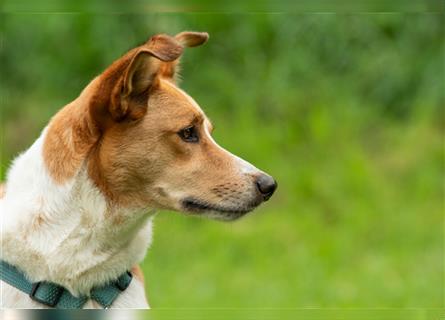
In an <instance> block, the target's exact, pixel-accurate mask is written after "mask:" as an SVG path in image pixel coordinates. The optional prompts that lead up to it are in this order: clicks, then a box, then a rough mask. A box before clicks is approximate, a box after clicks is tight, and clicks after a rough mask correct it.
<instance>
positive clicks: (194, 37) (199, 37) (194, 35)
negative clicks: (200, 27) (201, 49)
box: [175, 31, 209, 47]
mask: <svg viewBox="0 0 445 320" xmlns="http://www.w3.org/2000/svg"><path fill="white" fill-rule="evenodd" d="M175 39H176V40H178V42H179V43H180V44H182V45H183V46H184V47H197V46H200V45H202V44H204V43H206V42H207V40H208V39H209V34H208V33H207V32H192V31H184V32H181V33H178V34H177V35H176V36H175Z"/></svg>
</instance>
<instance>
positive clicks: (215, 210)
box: [182, 198, 259, 221]
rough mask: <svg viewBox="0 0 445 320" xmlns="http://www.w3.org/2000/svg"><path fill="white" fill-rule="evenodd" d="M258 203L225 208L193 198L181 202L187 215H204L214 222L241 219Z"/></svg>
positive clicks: (224, 206)
mask: <svg viewBox="0 0 445 320" xmlns="http://www.w3.org/2000/svg"><path fill="white" fill-rule="evenodd" d="M258 204H259V203H256V202H252V203H249V204H247V205H244V206H239V205H235V206H226V205H220V204H214V203H209V202H206V201H202V200H198V199H195V198H186V199H184V200H182V208H183V210H184V212H185V213H188V214H204V213H205V215H206V216H207V217H209V218H213V219H216V220H224V221H232V220H236V219H238V218H241V217H242V216H244V215H245V214H246V213H248V212H250V211H252V210H253V209H255V207H256V206H258Z"/></svg>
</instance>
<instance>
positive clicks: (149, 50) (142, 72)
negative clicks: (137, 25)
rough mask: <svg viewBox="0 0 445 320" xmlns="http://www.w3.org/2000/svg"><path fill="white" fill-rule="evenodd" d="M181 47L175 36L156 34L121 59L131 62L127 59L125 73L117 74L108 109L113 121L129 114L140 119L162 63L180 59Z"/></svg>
mask: <svg viewBox="0 0 445 320" xmlns="http://www.w3.org/2000/svg"><path fill="white" fill-rule="evenodd" d="M182 50H183V46H182V45H181V44H180V43H179V42H178V41H177V40H176V39H174V38H172V37H170V36H167V35H156V36H153V37H151V38H150V40H149V41H148V42H146V43H145V44H144V45H142V46H140V47H138V48H136V49H134V50H133V51H134V52H130V53H129V57H128V58H126V57H125V56H124V58H122V59H123V60H124V61H123V62H122V63H125V59H129V62H128V60H127V62H126V66H125V67H124V69H123V72H122V71H121V72H122V73H121V74H120V75H118V77H119V81H117V83H116V84H115V86H114V89H113V91H112V94H111V104H110V106H109V112H110V114H111V116H112V119H113V120H114V121H120V120H122V119H125V118H127V117H129V118H131V119H137V118H139V117H141V116H142V115H144V114H145V111H146V110H145V107H146V101H147V99H148V93H149V91H150V88H153V87H155V86H156V85H157V83H158V82H157V81H158V75H159V73H160V67H161V65H162V64H163V63H169V62H171V61H174V60H177V59H178V58H179V57H180V55H181V54H182ZM118 63H119V62H118ZM111 69H113V66H112V67H111ZM117 70H118V68H117ZM110 78H111V79H112V78H113V77H110Z"/></svg>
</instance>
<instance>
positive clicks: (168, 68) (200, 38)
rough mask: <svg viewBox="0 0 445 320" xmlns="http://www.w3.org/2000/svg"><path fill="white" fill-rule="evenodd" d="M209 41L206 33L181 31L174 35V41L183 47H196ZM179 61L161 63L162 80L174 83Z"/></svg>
mask: <svg viewBox="0 0 445 320" xmlns="http://www.w3.org/2000/svg"><path fill="white" fill-rule="evenodd" d="M208 39H209V34H208V33H207V32H193V31H183V32H181V33H178V34H177V35H175V40H176V41H178V43H180V44H181V45H182V46H183V47H189V48H190V47H197V46H200V45H202V44H204V43H205V42H207V40H208ZM179 62H180V61H179V59H177V60H175V61H172V62H168V63H162V65H161V67H160V71H159V74H160V75H161V76H162V77H163V78H167V79H170V80H172V81H175V80H176V79H175V78H176V74H177V73H178V69H179Z"/></svg>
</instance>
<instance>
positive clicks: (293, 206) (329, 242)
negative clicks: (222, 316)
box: [0, 12, 445, 308]
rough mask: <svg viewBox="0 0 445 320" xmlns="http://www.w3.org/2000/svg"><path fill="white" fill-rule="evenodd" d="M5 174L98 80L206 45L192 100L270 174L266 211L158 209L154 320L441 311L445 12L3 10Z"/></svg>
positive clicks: (191, 54)
mask: <svg viewBox="0 0 445 320" xmlns="http://www.w3.org/2000/svg"><path fill="white" fill-rule="evenodd" d="M0 25H1V27H2V34H1V35H2V42H1V52H0V54H1V89H0V90H1V91H0V96H1V125H2V126H1V127H2V135H1V139H2V140H1V141H2V148H1V151H2V157H1V176H2V178H4V177H5V171H6V168H7V167H8V165H9V163H10V161H11V160H12V159H13V158H14V157H15V156H16V155H17V154H18V152H20V151H23V150H25V149H26V148H27V147H28V146H30V145H31V143H32V142H33V141H34V140H35V139H36V138H37V137H38V135H39V133H40V131H41V130H42V128H43V127H44V126H45V124H46V123H47V122H48V120H49V118H50V117H51V116H52V115H53V114H54V113H55V112H56V111H57V110H59V109H60V108H61V107H62V106H63V105H65V104H66V103H68V102H69V101H71V100H73V99H74V98H75V97H76V96H77V95H78V94H79V93H80V91H81V90H82V88H83V87H85V85H86V84H87V83H88V82H89V80H91V79H92V78H93V77H94V76H95V75H97V74H99V73H100V72H101V71H102V70H104V68H105V67H107V66H108V65H109V64H110V63H111V62H112V61H113V60H114V59H116V58H118V57H119V56H120V55H122V54H123V53H124V52H125V51H126V50H128V49H130V48H131V47H133V46H135V45H136V44H138V43H140V42H142V41H144V40H145V39H147V38H148V37H149V36H150V35H153V34H155V33H161V32H162V33H169V34H175V33H177V32H180V31H183V30H197V31H207V32H209V34H210V40H209V42H208V43H207V44H206V45H205V46H203V47H199V48H196V49H188V50H186V52H185V54H184V57H183V70H182V78H183V81H182V83H181V86H182V87H183V88H184V89H185V90H186V91H187V92H188V93H189V94H190V95H191V96H193V97H194V98H195V99H196V100H197V101H198V103H199V104H200V105H201V106H202V108H203V109H204V110H205V111H206V112H207V114H208V116H209V117H210V118H211V119H212V121H213V123H214V125H215V127H216V130H215V132H214V136H215V139H216V140H217V141H218V142H219V143H220V144H221V145H222V146H224V147H225V148H227V149H229V150H230V151H232V152H233V153H235V154H237V155H239V156H241V157H243V158H245V159H246V160H248V161H250V162H252V163H253V164H255V165H256V166H257V167H259V168H261V169H263V170H264V171H267V172H268V173H270V174H272V175H273V176H274V177H275V178H276V180H277V181H278V184H279V188H278V190H277V192H276V194H275V195H274V197H272V199H271V200H270V201H269V202H267V203H265V204H264V205H262V206H261V207H260V208H259V209H258V210H256V212H254V213H252V214H250V215H248V216H247V217H245V218H244V219H242V220H240V221H237V222H234V223H220V222H214V221H209V220H204V219H196V218H190V217H185V216H182V215H181V214H178V213H171V212H160V213H159V214H158V216H157V217H156V219H155V228H154V243H153V246H152V248H151V249H150V250H149V252H148V255H147V257H146V259H145V261H144V263H143V265H142V266H143V268H144V271H145V275H146V283H147V289H148V296H149V301H150V304H151V306H152V307H154V308H177V307H205V308H239V307H250V308H257V307H261V308H269V307H270V308H293V307H339V308H343V307H358V308H365V307H379V308H382V307H383V308H385V307H390V308H398V307H436V308H437V307H443V303H444V291H443V289H444V286H443V283H444V259H443V252H444V251H443V250H444V242H443V227H444V224H443V214H444V209H443V201H444V182H443V177H444V152H443V146H444V144H443V134H444V115H443V107H444V92H445V87H444V26H445V24H444V15H443V14H438V13H381V14H378V13H349V14H348V13H340V14H316V13H294V14H291V13H251V14H241V13H222V12H219V13H216V12H213V13H212V12H199V13H159V14H134V13H133V14H128V13H99V12H90V13H78V12H72V13H64V14H61V13H59V14H57V13H40V14H31V13H24V12H22V13H19V12H15V13H12V12H10V13H4V14H2V17H1V22H0Z"/></svg>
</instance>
